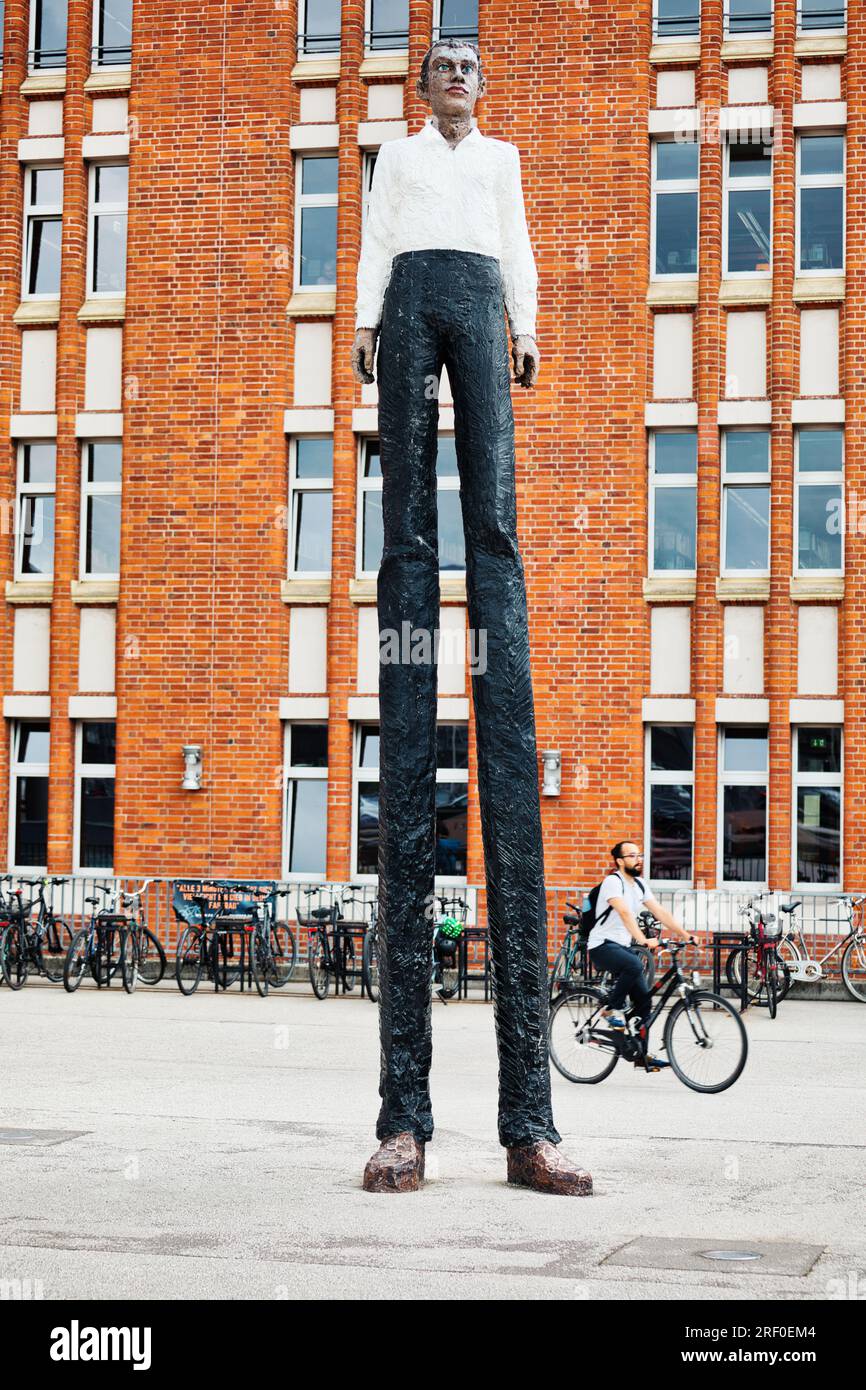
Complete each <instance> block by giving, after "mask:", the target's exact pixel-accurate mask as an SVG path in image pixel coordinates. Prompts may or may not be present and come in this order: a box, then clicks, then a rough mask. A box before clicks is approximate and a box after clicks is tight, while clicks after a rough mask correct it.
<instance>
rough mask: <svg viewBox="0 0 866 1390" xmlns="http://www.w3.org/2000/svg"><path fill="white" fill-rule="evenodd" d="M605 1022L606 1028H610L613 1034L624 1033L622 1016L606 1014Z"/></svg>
mask: <svg viewBox="0 0 866 1390" xmlns="http://www.w3.org/2000/svg"><path fill="white" fill-rule="evenodd" d="M605 1022H606V1023H607V1026H608V1028H612V1029H613V1031H614V1032H615V1033H624V1032H625V1019H624V1018H623V1016H622V1014H613V1013H606V1014H605Z"/></svg>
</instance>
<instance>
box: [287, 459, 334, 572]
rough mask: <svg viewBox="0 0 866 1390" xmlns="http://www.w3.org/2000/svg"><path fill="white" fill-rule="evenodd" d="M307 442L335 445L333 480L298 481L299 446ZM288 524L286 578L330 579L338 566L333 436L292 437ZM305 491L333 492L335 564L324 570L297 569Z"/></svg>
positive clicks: (332, 552) (332, 517) (303, 479)
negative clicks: (299, 503) (300, 506)
mask: <svg viewBox="0 0 866 1390" xmlns="http://www.w3.org/2000/svg"><path fill="white" fill-rule="evenodd" d="M305 439H327V440H329V441H330V444H331V476H330V478H324V477H322V478H298V475H297V469H298V444H299V443H300V442H301V441H303V440H305ZM288 446H289V447H288V518H287V520H288V525H287V527H286V536H287V541H286V577H287V578H288V579H330V578H331V576H332V573H333V567H334V467H333V458H334V454H333V446H334V436H333V435H332V434H327V433H324V434H294V435H289V438H288ZM304 492H329V493H330V494H331V552H330V554H331V563H330V565H329V566H328V568H327V569H323V570H299V569H295V568H294V556H295V551H296V543H297V539H298V506H297V500H298V498H299V497H300V495H301V494H302V493H304Z"/></svg>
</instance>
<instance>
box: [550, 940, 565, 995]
mask: <svg viewBox="0 0 866 1390" xmlns="http://www.w3.org/2000/svg"><path fill="white" fill-rule="evenodd" d="M567 975H568V955H567V953H566V950H565V947H564V946H560V948H559V950H558V951H557V953H556V960H555V961H554V962H553V968H552V970H551V972H550V981H549V984H548V997H549V999H550V1002H551V1004H552V1003H553V1001H554V999H555V998H556V995H557V991H558V989H559V986H560V984H561V982H562V981H563V980H565V979H566V977H567Z"/></svg>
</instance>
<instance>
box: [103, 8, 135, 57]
mask: <svg viewBox="0 0 866 1390" xmlns="http://www.w3.org/2000/svg"><path fill="white" fill-rule="evenodd" d="M131 60H132V0H100V5H99V47H98V49H97V54H96V61H97V63H98V64H103V63H125V64H127V63H129V62H131Z"/></svg>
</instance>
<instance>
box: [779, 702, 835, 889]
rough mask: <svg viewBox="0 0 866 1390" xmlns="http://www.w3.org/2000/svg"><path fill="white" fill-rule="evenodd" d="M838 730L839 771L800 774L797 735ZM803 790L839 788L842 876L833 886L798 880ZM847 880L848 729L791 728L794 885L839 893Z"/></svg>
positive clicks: (805, 725) (820, 725) (811, 725)
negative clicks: (799, 802) (799, 806)
mask: <svg viewBox="0 0 866 1390" xmlns="http://www.w3.org/2000/svg"><path fill="white" fill-rule="evenodd" d="M828 728H838V730H839V745H840V746H839V769H840V770H839V771H838V772H801V771H800V767H799V762H800V752H799V744H798V738H797V735H798V734H799V731H800V730H801V729H828ZM801 787H838V788H839V791H840V793H841V795H840V797H839V877H838V879H835V880H834V881H833V882H832V883H808V882H807V883H804V882H803V881H802V880H801V879H799V878H798V877H797V861H798V859H799V854H798V838H799V830H800V823H799V820H798V818H797V800H798V793H799V791H800V788H801ZM844 877H845V728H844V725H841V724H832V725H831V724H828V723H827V722H826V720H825V721H824V722H823V723H822V722H816V723H812V722H808V723H802V724H792V725H791V883H792V885H793V888H794V889H795V890H796V891H797V892H804V893H824V892H827V893H839V892H841V891H842V884H843V880H844Z"/></svg>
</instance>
